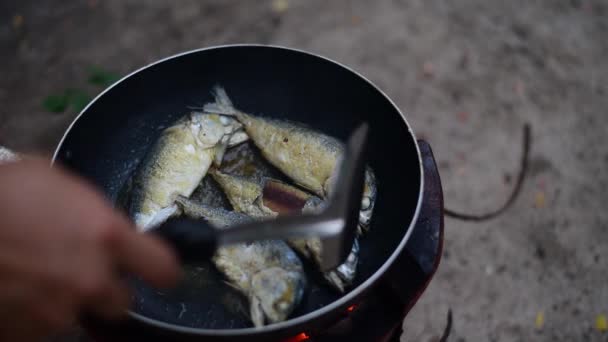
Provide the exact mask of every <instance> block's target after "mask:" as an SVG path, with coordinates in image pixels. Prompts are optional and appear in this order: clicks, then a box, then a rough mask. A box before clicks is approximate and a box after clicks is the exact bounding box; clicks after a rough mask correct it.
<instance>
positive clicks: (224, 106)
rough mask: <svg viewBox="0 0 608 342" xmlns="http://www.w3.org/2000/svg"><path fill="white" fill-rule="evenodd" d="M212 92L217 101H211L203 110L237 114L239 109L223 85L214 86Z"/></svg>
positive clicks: (231, 114)
mask: <svg viewBox="0 0 608 342" xmlns="http://www.w3.org/2000/svg"><path fill="white" fill-rule="evenodd" d="M212 94H213V96H214V98H215V102H210V103H207V104H205V105H204V106H203V111H204V112H205V113H209V114H221V115H228V116H236V114H237V110H236V108H234V105H233V104H232V101H231V100H230V98H229V97H228V94H226V90H224V88H223V87H221V86H219V85H216V86H214V87H213V90H212Z"/></svg>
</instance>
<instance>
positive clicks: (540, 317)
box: [534, 311, 545, 330]
mask: <svg viewBox="0 0 608 342" xmlns="http://www.w3.org/2000/svg"><path fill="white" fill-rule="evenodd" d="M544 325H545V314H544V313H543V312H542V311H539V312H538V313H537V314H536V319H535V320H534V326H535V327H536V329H538V330H541V329H542V328H543V326H544Z"/></svg>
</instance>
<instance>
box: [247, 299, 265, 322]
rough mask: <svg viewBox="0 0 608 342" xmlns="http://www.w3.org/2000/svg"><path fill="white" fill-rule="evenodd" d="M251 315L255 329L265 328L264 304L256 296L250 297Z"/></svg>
mask: <svg viewBox="0 0 608 342" xmlns="http://www.w3.org/2000/svg"><path fill="white" fill-rule="evenodd" d="M249 315H250V316H251V321H252V322H253V325H254V326H255V327H263V326H264V309H263V308H262V302H261V301H260V300H259V299H258V298H257V297H256V296H250V298H249Z"/></svg>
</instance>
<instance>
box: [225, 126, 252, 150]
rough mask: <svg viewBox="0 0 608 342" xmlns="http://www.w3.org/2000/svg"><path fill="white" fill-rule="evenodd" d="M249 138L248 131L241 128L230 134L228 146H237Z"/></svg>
mask: <svg viewBox="0 0 608 342" xmlns="http://www.w3.org/2000/svg"><path fill="white" fill-rule="evenodd" d="M247 140H249V136H248V135H247V133H246V132H245V131H241V130H239V131H236V132H234V133H232V135H231V136H230V139H229V140H228V147H233V146H236V145H238V144H240V143H243V142H245V141H247Z"/></svg>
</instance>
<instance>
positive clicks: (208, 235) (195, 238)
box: [149, 217, 217, 263]
mask: <svg viewBox="0 0 608 342" xmlns="http://www.w3.org/2000/svg"><path fill="white" fill-rule="evenodd" d="M149 232H150V233H151V234H155V235H157V236H159V237H160V238H161V239H163V240H164V241H165V242H167V243H168V244H169V245H170V246H171V247H173V249H174V250H175V252H176V253H177V254H178V256H179V257H180V259H181V261H182V263H192V262H197V261H204V260H207V259H209V258H211V257H212V256H213V254H214V253H215V250H216V248H217V231H216V229H215V228H213V227H211V226H210V225H209V224H208V223H207V222H205V221H204V220H195V219H190V218H185V217H178V218H170V219H169V220H167V221H166V222H165V223H163V224H162V225H160V226H159V227H157V228H154V229H151V230H150V231H149Z"/></svg>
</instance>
